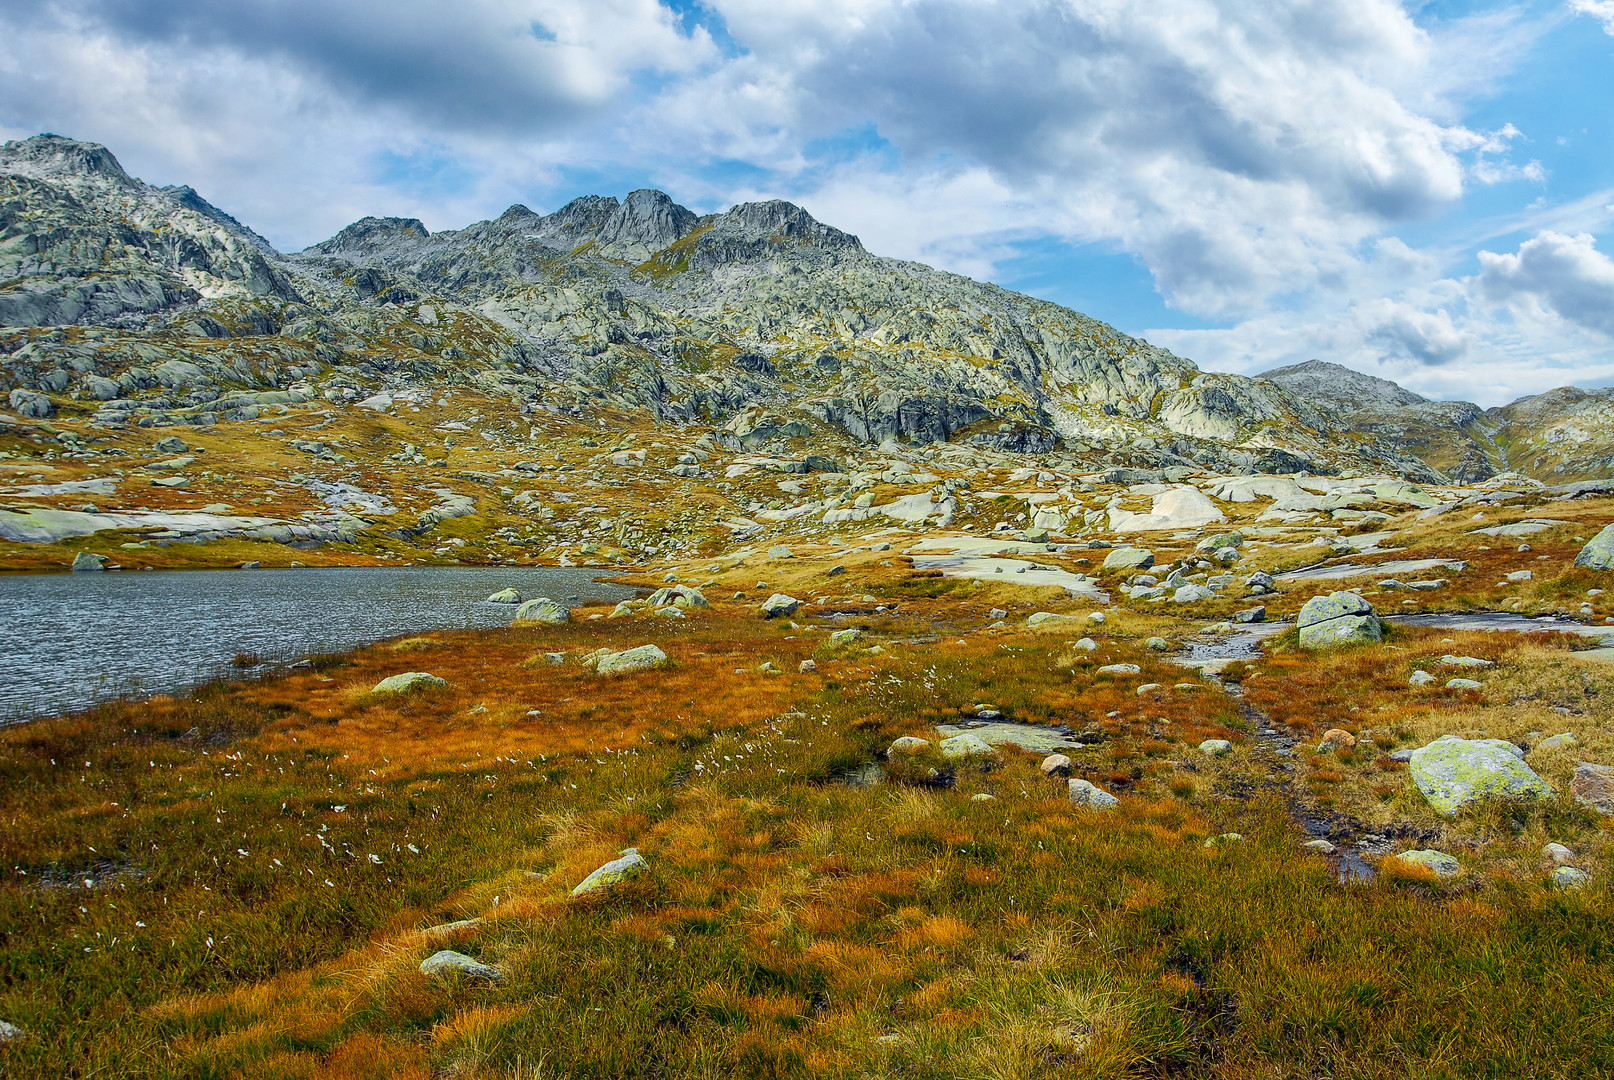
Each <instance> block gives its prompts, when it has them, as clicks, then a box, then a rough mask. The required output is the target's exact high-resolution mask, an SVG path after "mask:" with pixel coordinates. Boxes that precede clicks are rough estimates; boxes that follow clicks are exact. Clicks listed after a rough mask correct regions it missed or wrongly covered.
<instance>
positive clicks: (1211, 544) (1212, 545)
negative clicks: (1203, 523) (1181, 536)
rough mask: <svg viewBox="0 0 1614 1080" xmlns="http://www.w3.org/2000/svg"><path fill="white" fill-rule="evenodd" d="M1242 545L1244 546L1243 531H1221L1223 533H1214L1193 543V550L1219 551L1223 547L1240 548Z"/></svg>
mask: <svg viewBox="0 0 1614 1080" xmlns="http://www.w3.org/2000/svg"><path fill="white" fill-rule="evenodd" d="M1243 546H1244V534H1243V533H1241V532H1223V533H1216V534H1215V535H1213V536H1207V537H1205V539H1203V540H1201V541H1200V542H1199V543H1197V544H1195V545H1194V550H1195V551H1198V552H1202V553H1203V552H1211V551H1214V552H1220V551H1222V550H1223V549H1224V548H1241V547H1243Z"/></svg>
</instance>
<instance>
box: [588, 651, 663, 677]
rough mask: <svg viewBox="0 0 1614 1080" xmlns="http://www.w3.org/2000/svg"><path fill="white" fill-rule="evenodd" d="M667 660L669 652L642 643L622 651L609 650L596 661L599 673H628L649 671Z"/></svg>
mask: <svg viewBox="0 0 1614 1080" xmlns="http://www.w3.org/2000/svg"><path fill="white" fill-rule="evenodd" d="M666 662H667V654H666V653H664V652H662V651H661V650H660V649H659V648H657V647H656V646H654V645H640V646H638V647H637V648H633V649H624V650H623V651H622V652H608V653H606V654H605V655H604V656H601V657H600V658H599V659H597V660H595V661H594V671H595V673H596V674H599V675H626V674H627V673H629V672H631V671H648V670H650V669H651V668H654V667H660V666H661V665H663V664H665V663H666Z"/></svg>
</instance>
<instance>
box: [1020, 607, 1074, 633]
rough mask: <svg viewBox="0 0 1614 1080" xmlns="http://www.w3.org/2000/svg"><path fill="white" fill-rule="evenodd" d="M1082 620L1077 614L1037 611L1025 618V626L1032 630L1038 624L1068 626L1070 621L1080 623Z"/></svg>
mask: <svg viewBox="0 0 1614 1080" xmlns="http://www.w3.org/2000/svg"><path fill="white" fill-rule="evenodd" d="M1082 622H1084V620H1083V619H1082V618H1081V617H1080V616H1078V615H1061V614H1059V613H1058V612H1057V611H1038V612H1036V613H1034V614H1033V615H1031V617H1029V618H1028V619H1026V626H1028V627H1030V628H1032V629H1033V630H1034V629H1036V628H1037V627H1039V626H1068V625H1070V624H1072V623H1082Z"/></svg>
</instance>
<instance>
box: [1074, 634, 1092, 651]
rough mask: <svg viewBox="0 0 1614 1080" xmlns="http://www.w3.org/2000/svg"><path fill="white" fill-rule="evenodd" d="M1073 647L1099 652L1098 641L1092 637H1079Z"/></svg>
mask: <svg viewBox="0 0 1614 1080" xmlns="http://www.w3.org/2000/svg"><path fill="white" fill-rule="evenodd" d="M1071 648H1073V649H1080V650H1082V652H1097V651H1098V642H1096V641H1094V640H1093V639H1092V638H1090V637H1083V638H1077V639H1076V644H1074V645H1072V646H1071Z"/></svg>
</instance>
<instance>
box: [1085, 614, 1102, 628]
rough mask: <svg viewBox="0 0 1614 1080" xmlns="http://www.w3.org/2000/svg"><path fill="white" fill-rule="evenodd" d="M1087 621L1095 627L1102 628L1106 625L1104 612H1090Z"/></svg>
mask: <svg viewBox="0 0 1614 1080" xmlns="http://www.w3.org/2000/svg"><path fill="white" fill-rule="evenodd" d="M1087 621H1088V622H1090V623H1092V624H1094V625H1095V626H1102V625H1104V613H1103V612H1102V611H1089V612H1088V613H1087Z"/></svg>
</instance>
